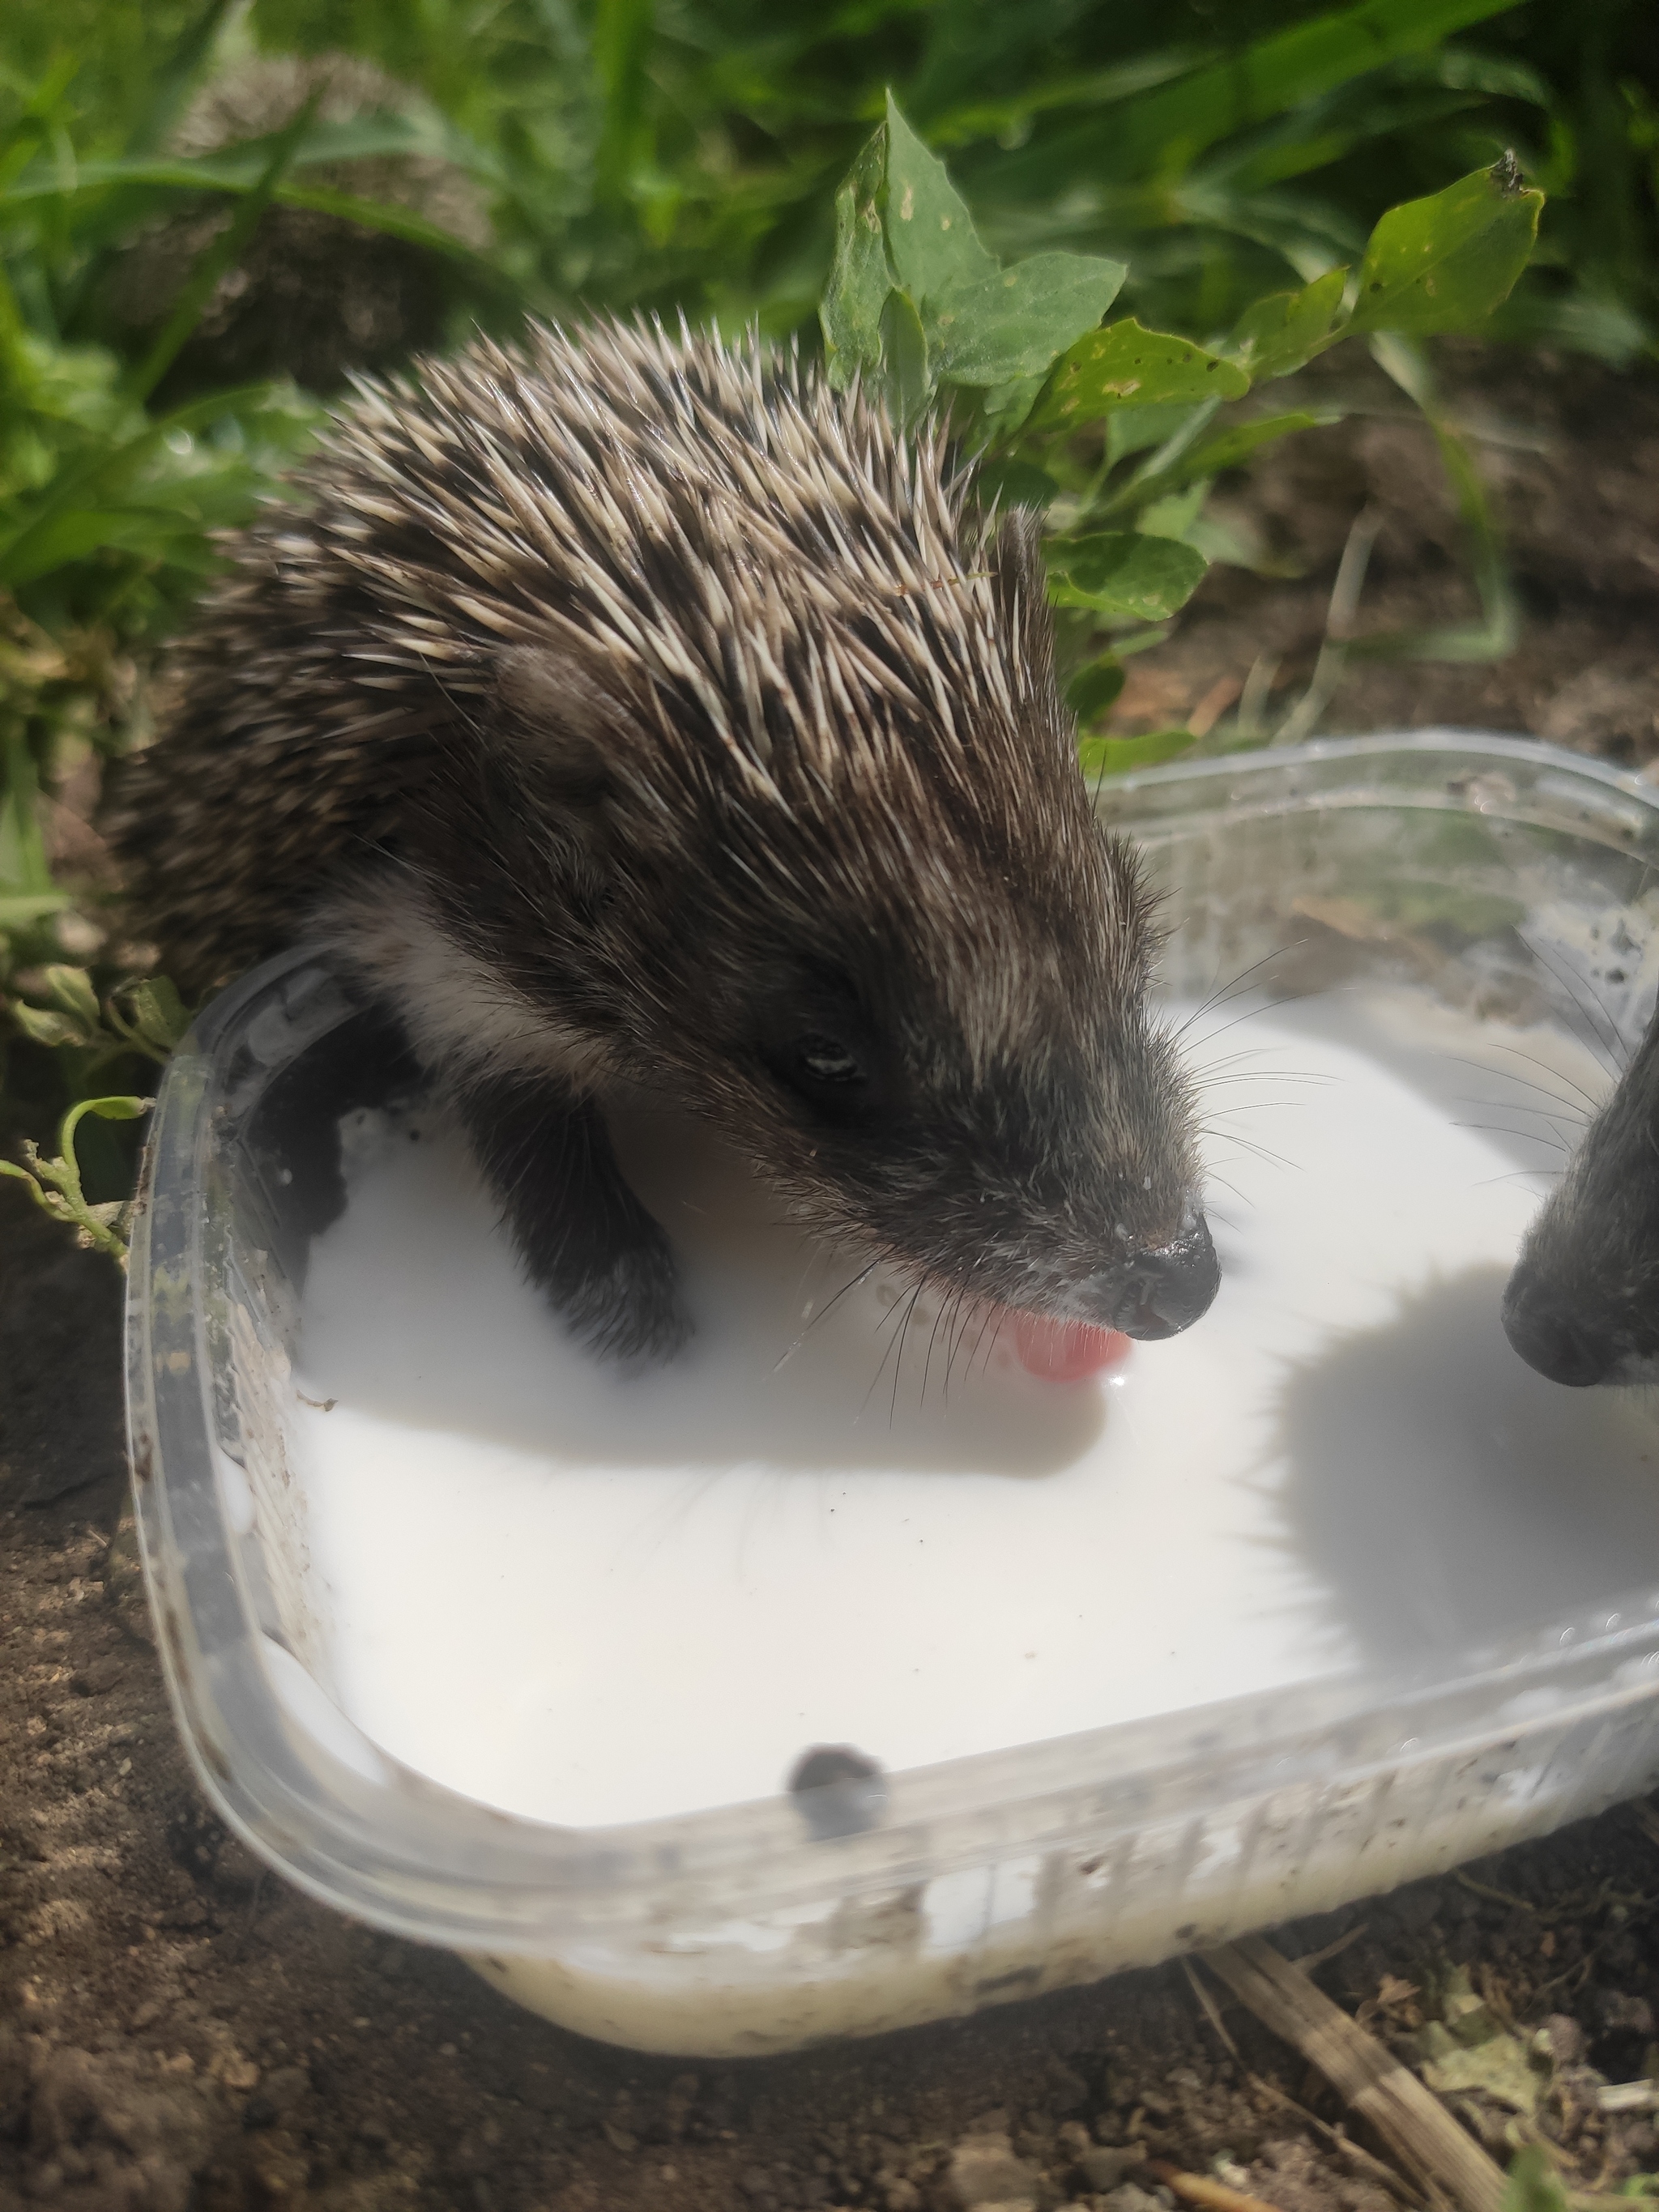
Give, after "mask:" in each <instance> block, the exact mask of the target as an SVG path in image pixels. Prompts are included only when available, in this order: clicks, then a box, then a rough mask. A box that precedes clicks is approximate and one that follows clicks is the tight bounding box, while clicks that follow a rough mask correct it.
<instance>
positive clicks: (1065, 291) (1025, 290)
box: [929, 253, 1128, 384]
mask: <svg viewBox="0 0 1659 2212" xmlns="http://www.w3.org/2000/svg"><path fill="white" fill-rule="evenodd" d="M993 268H994V274H993V275H991V276H987V277H983V278H981V280H980V281H979V282H977V283H973V284H969V285H967V286H964V287H963V289H960V290H952V291H950V292H947V293H946V294H945V295H944V296H943V297H942V298H940V299H939V300H938V301H936V302H934V303H933V317H932V322H931V325H930V330H929V336H930V338H931V339H932V343H933V352H934V356H935V358H936V360H937V362H938V364H939V374H940V375H941V376H942V377H944V378H945V380H947V381H949V382H950V383H952V384H1006V383H1011V382H1012V380H1014V379H1015V378H1018V377H1027V376H1041V375H1042V374H1043V372H1044V371H1045V370H1046V369H1047V368H1048V366H1049V364H1050V363H1051V362H1053V361H1054V359H1055V357H1056V356H1058V355H1060V354H1062V353H1064V352H1065V350H1066V347H1067V346H1068V345H1070V344H1071V343H1072V341H1073V338H1076V337H1080V336H1081V335H1082V334H1083V333H1084V332H1085V331H1092V330H1093V329H1094V328H1095V327H1096V326H1097V324H1098V323H1099V321H1100V319H1101V317H1102V316H1103V314H1104V313H1105V312H1106V310H1107V308H1108V307H1110V306H1111V304H1112V302H1113V301H1114V300H1115V298H1116V297H1117V295H1118V292H1119V290H1120V289H1121V286H1122V283H1123V279H1124V277H1125V276H1127V274H1128V271H1127V268H1126V267H1125V265H1124V264H1123V263H1122V262H1121V261H1106V260H1103V259H1097V258H1093V257H1091V256H1089V255H1086V254H1082V253H1034V254H1033V255H1032V256H1031V257H1030V259H1029V260H1028V261H1021V262H1018V263H1016V264H1015V265H1014V266H1013V267H1012V269H995V265H994V264H993Z"/></svg>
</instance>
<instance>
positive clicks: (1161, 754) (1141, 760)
mask: <svg viewBox="0 0 1659 2212" xmlns="http://www.w3.org/2000/svg"><path fill="white" fill-rule="evenodd" d="M1197 742H1198V740H1197V738H1194V735H1193V733H1192V732H1191V731H1190V730H1148V731H1147V732H1146V735H1145V737H1140V738H1084V740H1083V741H1082V743H1081V744H1079V747H1078V749H1077V754H1078V763H1079V766H1080V767H1081V769H1082V770H1083V773H1084V775H1086V776H1088V777H1089V778H1091V780H1092V779H1093V778H1094V777H1096V776H1099V775H1126V774H1127V771H1128V770H1129V769H1136V768H1160V767H1162V765H1163V764H1164V762H1165V761H1169V760H1178V759H1179V758H1180V757H1181V755H1182V753H1186V752H1190V751H1191V750H1192V749H1193V747H1194V745H1195V744H1197Z"/></svg>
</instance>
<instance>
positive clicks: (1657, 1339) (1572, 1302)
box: [1504, 1018, 1659, 1384]
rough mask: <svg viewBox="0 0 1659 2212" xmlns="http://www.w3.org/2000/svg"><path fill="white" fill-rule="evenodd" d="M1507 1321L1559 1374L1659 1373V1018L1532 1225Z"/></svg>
mask: <svg viewBox="0 0 1659 2212" xmlns="http://www.w3.org/2000/svg"><path fill="white" fill-rule="evenodd" d="M1504 1328H1505V1329H1506V1330H1507V1331H1508V1334H1509V1339H1510V1343H1511V1344H1512V1345H1513V1346H1515V1348H1516V1351H1517V1352H1519V1353H1520V1354H1521V1357H1522V1358H1523V1359H1524V1360H1526V1361H1527V1363H1528V1365H1529V1366H1533V1367H1535V1368H1536V1369H1537V1370H1538V1371H1539V1373H1540V1374H1541V1375H1547V1376H1549V1377H1550V1378H1551V1380H1552V1381H1553V1382H1556V1383H1576V1384H1588V1383H1651V1382H1654V1381H1656V1380H1659V1018H1656V1020H1655V1021H1654V1023H1653V1024H1651V1025H1650V1028H1649V1030H1648V1033H1647V1035H1646V1036H1645V1037H1644V1039H1643V1041H1642V1043H1641V1046H1640V1048H1638V1052H1637V1054H1636V1056H1635V1058H1634V1059H1633V1060H1632V1061H1631V1063H1630V1066H1628V1067H1627V1068H1626V1070H1625V1073H1624V1074H1623V1076H1622V1077H1621V1078H1620V1081H1619V1084H1618V1085H1617V1087H1616V1088H1615V1089H1614V1091H1613V1095H1612V1097H1610V1098H1609V1099H1608V1100H1607V1103H1606V1105H1605V1106H1603V1108H1602V1109H1601V1112H1600V1113H1599V1114H1598V1115H1596V1117H1595V1121H1593V1122H1592V1123H1591V1124H1590V1127H1589V1130H1588V1131H1587V1132H1586V1133H1585V1136H1584V1140H1583V1144H1582V1145H1581V1146H1579V1148H1578V1150H1577V1152H1576V1153H1575V1154H1574V1156H1573V1158H1572V1160H1571V1163H1570V1164H1569V1165H1568V1168H1567V1171H1566V1173H1565V1176H1563V1177H1562V1178H1561V1181H1560V1182H1559V1184H1558V1185H1557V1187H1556V1188H1555V1189H1554V1191H1553V1193H1552V1194H1551V1195H1550V1196H1549V1198H1548V1199H1547V1200H1546V1201H1545V1203H1544V1206H1543V1207H1542V1208H1541V1211H1540V1212H1539V1215H1538V1218H1537V1219H1536V1220H1535V1221H1534V1223H1533V1225H1532V1227H1531V1228H1530V1229H1529V1230H1528V1232H1527V1241H1526V1243H1524V1244H1523V1245H1522V1248H1521V1257H1520V1259H1519V1261H1517V1262H1516V1267H1515V1272H1514V1273H1513V1274H1512V1275H1511V1276H1510V1279H1509V1285H1508V1287H1507V1289H1506V1290H1505V1291H1504Z"/></svg>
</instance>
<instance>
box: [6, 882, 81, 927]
mask: <svg viewBox="0 0 1659 2212" xmlns="http://www.w3.org/2000/svg"><path fill="white" fill-rule="evenodd" d="M69 902H70V895H69V893H68V892H67V891H23V892H20V893H19V894H17V895H16V896H12V895H11V894H10V893H5V892H0V929H24V928H27V926H28V924H29V923H30V922H32V921H42V920H44V919H45V917H46V915H49V914H58V913H60V912H61V911H62V909H63V908H64V907H66V906H67V905H68V904H69Z"/></svg>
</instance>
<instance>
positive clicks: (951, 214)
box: [883, 93, 1000, 323]
mask: <svg viewBox="0 0 1659 2212" xmlns="http://www.w3.org/2000/svg"><path fill="white" fill-rule="evenodd" d="M886 132H887V143H886V168H887V191H886V197H885V201H884V210H883V211H884V215H885V217H886V223H887V246H888V251H889V252H890V253H891V255H892V257H893V267H894V268H895V270H896V271H897V272H898V280H899V283H901V284H902V286H903V287H904V289H905V290H906V291H907V292H908V294H909V295H910V297H911V299H912V300H913V301H915V307H916V312H917V313H918V314H919V315H921V318H922V319H923V321H924V323H926V322H927V321H930V320H931V319H932V313H933V309H934V308H935V307H936V306H937V305H938V303H939V301H942V300H944V299H945V298H946V297H947V296H948V295H950V294H951V293H952V292H963V291H968V290H969V289H972V288H973V287H974V286H975V285H976V284H980V283H984V282H985V281H986V279H987V278H989V277H994V276H998V275H999V274H1000V271H999V270H998V267H997V263H996V258H995V256H994V255H993V254H992V253H991V252H988V251H987V248H986V247H985V246H981V244H980V242H979V238H978V234H976V233H975V229H974V224H973V218H972V217H971V216H969V212H968V210H967V206H966V204H965V203H964V202H963V199H962V198H961V197H960V196H959V194H958V193H957V191H956V188H955V187H954V185H952V184H951V179H950V178H949V177H948V176H947V175H946V174H945V164H944V162H943V161H940V160H939V157H938V156H937V155H933V154H930V153H929V152H928V150H927V148H926V147H925V146H924V145H923V144H922V143H921V139H920V138H918V137H917V136H916V134H915V131H913V130H912V129H911V128H910V126H909V125H908V123H907V122H906V121H905V119H904V118H903V116H902V114H901V113H900V112H899V108H898V103H897V101H896V100H895V99H894V98H893V95H892V94H891V93H889V94H888V95H887V122H886Z"/></svg>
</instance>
